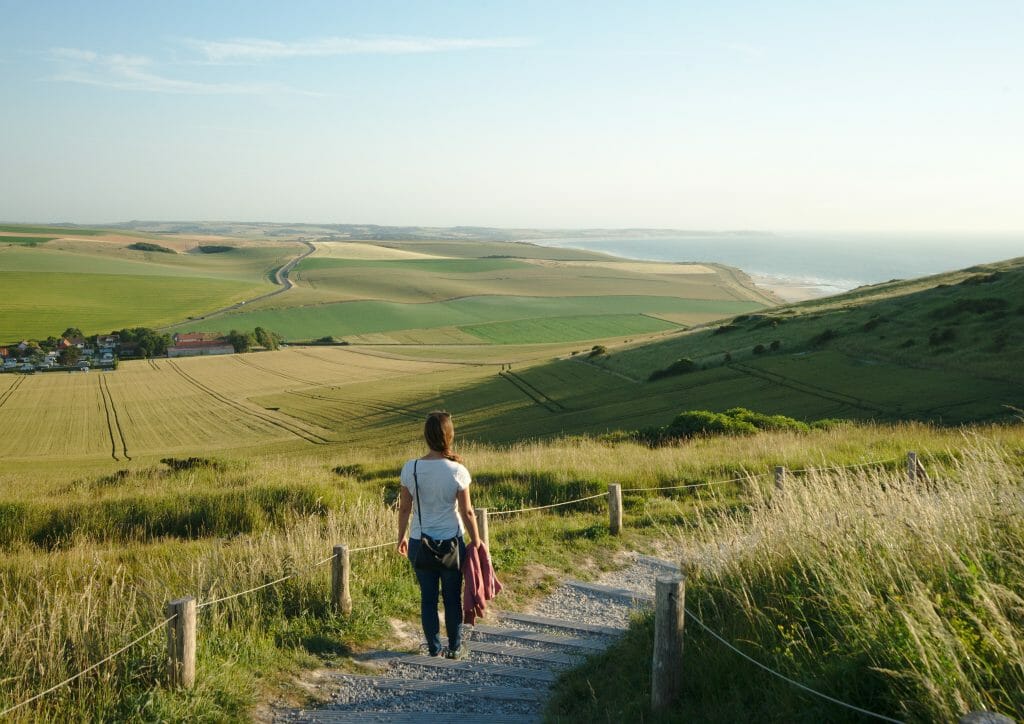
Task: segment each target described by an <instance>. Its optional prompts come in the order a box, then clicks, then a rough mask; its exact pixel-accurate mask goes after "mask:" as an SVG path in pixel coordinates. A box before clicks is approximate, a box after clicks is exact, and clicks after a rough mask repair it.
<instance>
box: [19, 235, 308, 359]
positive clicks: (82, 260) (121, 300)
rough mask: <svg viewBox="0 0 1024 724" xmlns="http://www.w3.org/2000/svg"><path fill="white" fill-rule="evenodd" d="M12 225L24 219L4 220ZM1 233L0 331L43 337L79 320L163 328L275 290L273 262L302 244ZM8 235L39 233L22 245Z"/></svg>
mask: <svg viewBox="0 0 1024 724" xmlns="http://www.w3.org/2000/svg"><path fill="white" fill-rule="evenodd" d="M5 228H7V229H14V228H16V227H5ZM25 228H26V232H25V233H24V234H16V233H14V232H13V231H6V232H5V233H0V288H3V290H4V293H3V295H0V340H2V341H4V342H9V341H12V340H20V339H24V338H45V337H47V336H49V335H53V334H57V333H59V332H60V331H61V330H63V329H65V328H67V327H70V326H75V327H79V328H81V329H82V330H83V331H84V332H85V333H87V334H94V333H101V332H110V331H111V330H112V329H118V328H123V327H136V326H149V327H160V326H165V325H169V324H172V323H174V322H180V321H181V320H182V319H184V318H187V317H191V316H198V315H201V314H203V313H206V312H209V311H211V310H213V309H218V308H221V307H225V306H228V305H231V304H234V303H236V302H240V301H244V300H246V299H249V298H252V297H254V296H256V295H258V294H261V293H265V292H267V291H270V290H273V289H274V288H275V287H274V285H273V283H272V281H271V279H270V276H271V274H272V270H273V269H276V268H277V267H280V266H281V265H282V264H284V263H285V262H286V261H287V260H288V259H289V258H291V257H293V256H295V255H296V254H297V253H298V251H299V249H300V248H301V247H300V246H299V245H295V244H282V243H266V244H264V245H262V246H254V245H250V244H246V243H244V242H238V241H232V242H231V244H232V245H235V246H236V248H233V249H232V250H231V251H230V252H227V253H222V254H203V253H199V252H197V251H196V248H197V246H198V245H199V244H201V243H206V240H202V239H190V240H182V239H163V238H156V239H155V240H152V241H151V242H150V243H156V244H158V245H160V246H163V247H165V248H168V249H172V250H175V251H177V252H178V253H174V254H170V253H155V252H147V251H136V250H133V249H129V248H128V246H129V245H130V244H132V243H135V242H138V241H140V240H141V239H147V238H148V237H145V236H143V235H140V234H123V233H121V232H102V231H99V230H85V231H84V232H83V231H81V230H78V229H75V230H73V231H72V230H66V231H64V233H63V234H62V235H61V236H53V235H47V234H33V233H31V232H32V231H33V230H38V231H46V229H43V228H40V229H35V228H34V227H25ZM5 239H37V240H40V241H45V242H46V243H45V244H40V245H38V246H31V245H29V244H30V243H31V242H24V243H20V244H18V245H16V246H12V245H5V244H4V240H5Z"/></svg>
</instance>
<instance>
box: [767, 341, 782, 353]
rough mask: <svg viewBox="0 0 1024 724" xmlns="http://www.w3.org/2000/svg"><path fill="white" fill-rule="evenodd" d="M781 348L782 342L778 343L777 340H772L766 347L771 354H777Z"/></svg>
mask: <svg viewBox="0 0 1024 724" xmlns="http://www.w3.org/2000/svg"><path fill="white" fill-rule="evenodd" d="M781 347H782V342H780V341H779V340H777V339H776V340H774V341H773V342H772V343H771V344H770V345H768V349H770V350H771V351H772V352H778V351H779V349H780V348H781Z"/></svg>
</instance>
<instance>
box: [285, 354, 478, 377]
mask: <svg viewBox="0 0 1024 724" xmlns="http://www.w3.org/2000/svg"><path fill="white" fill-rule="evenodd" d="M295 351H296V352H297V353H298V354H301V355H302V356H303V357H308V358H309V359H315V360H316V361H318V362H324V363H326V364H329V365H337V366H338V367H342V368H346V367H348V368H355V369H357V370H370V371H371V372H390V370H381V369H380V368H379V367H368V366H366V365H358V364H353V363H352V362H338V361H337V360H332V359H324V358H323V357H318V356H317V355H315V354H313V353H311V352H303V351H301V350H295ZM353 354H361V355H363V356H364V357H376V358H377V359H386V360H391V361H393V362H404V361H409V362H418V363H421V364H432V365H436V364H445V365H459V364H466V365H468V364H470V363H469V362H441V361H438V360H404V359H402V358H401V357H385V356H383V355H373V354H365V353H363V352H353ZM479 366H481V367H482V366H489V365H479ZM402 374H403V375H412V374H417V373H415V372H403V373H402Z"/></svg>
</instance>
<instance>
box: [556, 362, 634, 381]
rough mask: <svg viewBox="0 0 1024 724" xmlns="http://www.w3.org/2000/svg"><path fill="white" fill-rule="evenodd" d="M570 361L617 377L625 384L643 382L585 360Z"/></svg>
mask: <svg viewBox="0 0 1024 724" xmlns="http://www.w3.org/2000/svg"><path fill="white" fill-rule="evenodd" d="M570 359H572V360H573V361H574V362H578V363H580V364H582V365H586V366H587V367H593V368H594V369H595V370H601V371H602V372H604V373H606V374H609V375H615V376H616V377H618V378H620V379H623V380H626V382H632V383H633V384H634V385H639V384H640V383H641V382H643V380H638V379H636V378H634V377H630V376H629V375H624V374H622V373H621V372H616V371H615V370H610V369H606V368H605V367H602V366H601V365H596V364H594V363H593V362H588V361H587V360H585V359H582V358H580V357H571V358H570Z"/></svg>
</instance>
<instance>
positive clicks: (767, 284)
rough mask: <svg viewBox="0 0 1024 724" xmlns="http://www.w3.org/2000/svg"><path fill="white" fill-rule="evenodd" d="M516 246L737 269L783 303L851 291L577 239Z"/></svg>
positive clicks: (529, 241)
mask: <svg viewBox="0 0 1024 724" xmlns="http://www.w3.org/2000/svg"><path fill="white" fill-rule="evenodd" d="M602 241H603V240H602ZM573 242H575V243H573ZM581 242H582V243H581ZM514 243H520V244H533V245H536V246H549V247H559V248H566V249H579V250H581V251H591V252H596V253H599V254H607V255H609V256H611V257H615V258H618V259H622V260H625V261H639V262H647V263H652V264H657V263H662V264H665V263H668V264H682V263H686V264H701V263H704V264H707V265H708V266H719V267H728V268H730V269H734V270H735V271H737V272H738V273H739V274H740V275H742V276H743V277H745V278H746V279H747V280H748V281H749V282H750V284H751V286H753V287H754V288H755V289H757V290H759V291H761V292H762V293H764V294H766V295H767V296H769V297H774V298H776V299H778V300H780V302H781V303H790V302H804V301H807V300H809V299H820V298H822V297H827V296H830V295H833V294H841V293H843V292H845V291H848V290H847V289H846V288H844V287H840V286H836V285H833V284H828V283H827V282H825V281H823V280H821V279H811V278H803V277H797V276H783V275H774V274H766V273H763V272H757V271H749V270H747V269H744V268H743V267H741V266H737V265H736V264H735V263H732V262H727V261H721V260H713V261H712V260H705V261H685V262H684V261H679V260H676V259H671V258H668V257H664V256H661V257H657V256H650V255H648V256H639V255H636V254H635V253H633V254H626V253H623V252H622V250H621V249H609V248H602V247H601V245H600V244H595V245H589V244H586V243H585V241H583V240H578V239H573V240H571V241H570V242H569V243H566V242H564V241H561V242H560V241H559V240H556V239H540V240H538V239H518V240H516V242H514ZM851 288H852V287H851Z"/></svg>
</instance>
